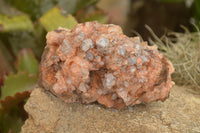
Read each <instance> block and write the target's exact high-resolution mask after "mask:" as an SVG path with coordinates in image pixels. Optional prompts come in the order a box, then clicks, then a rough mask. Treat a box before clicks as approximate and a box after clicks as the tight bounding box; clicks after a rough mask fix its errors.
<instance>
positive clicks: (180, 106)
mask: <svg viewBox="0 0 200 133" xmlns="http://www.w3.org/2000/svg"><path fill="white" fill-rule="evenodd" d="M187 89H188V87H179V86H175V87H173V88H172V90H171V94H170V97H169V99H167V100H166V101H165V102H160V101H159V102H153V103H150V104H146V105H145V104H140V105H136V106H133V107H126V108H125V109H122V110H115V109H106V108H104V107H102V106H100V105H97V104H92V105H82V104H78V103H73V104H66V103H64V102H63V101H61V100H60V99H58V98H57V97H55V96H54V95H52V94H51V93H50V92H47V91H44V89H41V88H35V89H34V91H33V92H32V94H31V97H30V98H29V100H28V102H27V103H26V105H25V110H26V111H27V112H28V114H29V118H28V119H27V120H26V122H25V124H24V126H23V127H22V131H21V133H64V132H65V133H66V132H67V133H130V132H136V133H161V132H162V133H199V132H200V117H199V116H200V96H199V95H194V94H191V93H190V92H189V91H187Z"/></svg>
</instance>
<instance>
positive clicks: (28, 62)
mask: <svg viewBox="0 0 200 133" xmlns="http://www.w3.org/2000/svg"><path fill="white" fill-rule="evenodd" d="M17 70H18V72H19V71H26V72H28V73H29V74H36V75H37V74H38V61H37V60H36V58H35V56H34V54H33V52H32V50H31V49H29V48H25V49H23V50H21V51H19V54H18V60H17Z"/></svg>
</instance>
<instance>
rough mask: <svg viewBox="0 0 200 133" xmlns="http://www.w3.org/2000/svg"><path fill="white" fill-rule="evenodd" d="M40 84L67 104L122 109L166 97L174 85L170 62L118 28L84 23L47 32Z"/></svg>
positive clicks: (111, 25) (152, 48) (109, 25)
mask: <svg viewBox="0 0 200 133" xmlns="http://www.w3.org/2000/svg"><path fill="white" fill-rule="evenodd" d="M46 38H47V46H46V47H45V50H44V53H43V55H42V60H41V63H40V76H39V77H40V78H39V85H40V86H41V87H43V88H45V89H47V90H50V91H51V92H52V93H53V94H55V95H56V96H58V97H60V98H61V99H62V100H64V101H65V102H67V103H73V102H80V103H84V104H89V103H93V102H98V103H99V104H102V105H104V106H106V107H108V108H116V109H121V108H123V107H125V106H133V105H135V104H140V103H149V102H152V101H157V100H161V101H164V100H165V99H166V98H168V96H169V92H170V88H172V86H173V85H174V82H173V81H171V74H172V72H173V71H174V68H173V66H172V65H171V63H170V62H169V61H168V60H167V59H166V58H165V57H164V56H163V55H162V54H160V53H159V52H158V50H157V47H156V46H148V45H147V43H146V42H141V41H140V39H139V37H127V36H126V35H124V34H123V33H122V30H121V28H120V27H119V26H117V25H113V24H100V23H98V22H86V23H81V24H78V25H77V26H76V27H75V28H73V29H72V30H68V29H65V28H58V29H56V30H54V31H51V32H49V33H48V34H47V36H46Z"/></svg>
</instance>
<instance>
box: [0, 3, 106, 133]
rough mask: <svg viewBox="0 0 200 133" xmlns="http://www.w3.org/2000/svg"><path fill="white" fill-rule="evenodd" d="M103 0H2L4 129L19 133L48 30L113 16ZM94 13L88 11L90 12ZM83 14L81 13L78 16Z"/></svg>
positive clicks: (0, 117) (0, 113)
mask: <svg viewBox="0 0 200 133" xmlns="http://www.w3.org/2000/svg"><path fill="white" fill-rule="evenodd" d="M98 1H99V0H0V52H1V54H0V62H1V63H2V64H4V67H0V81H3V84H4V85H3V86H1V85H2V83H1V84H0V87H1V91H0V94H1V96H0V103H1V104H0V132H1V133H7V132H19V131H20V128H21V125H23V123H24V120H25V119H24V114H22V112H23V111H24V110H23V104H24V101H25V100H26V99H27V98H28V97H29V95H30V92H31V89H33V88H34V87H35V86H36V85H37V80H38V68H39V60H40V57H41V55H42V52H43V50H44V47H45V45H46V39H45V36H46V34H47V32H48V31H52V30H54V29H56V28H58V27H60V26H61V27H63V28H68V29H72V28H73V27H74V26H75V25H76V24H78V22H85V21H94V20H97V21H99V22H101V23H107V22H108V20H109V17H108V15H107V14H106V13H104V12H103V11H102V10H101V9H98V8H97V7H96V6H95V4H96V3H97V2H98ZM88 10H90V12H84V11H88ZM77 14H79V15H77Z"/></svg>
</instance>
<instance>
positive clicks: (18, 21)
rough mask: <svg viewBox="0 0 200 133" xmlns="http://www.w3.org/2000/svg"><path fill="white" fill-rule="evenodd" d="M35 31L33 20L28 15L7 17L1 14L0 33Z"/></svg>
mask: <svg viewBox="0 0 200 133" xmlns="http://www.w3.org/2000/svg"><path fill="white" fill-rule="evenodd" d="M22 30H25V31H33V25H32V22H31V20H30V19H29V17H28V16H26V15H17V16H6V15H3V14H0V32H10V31H22Z"/></svg>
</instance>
